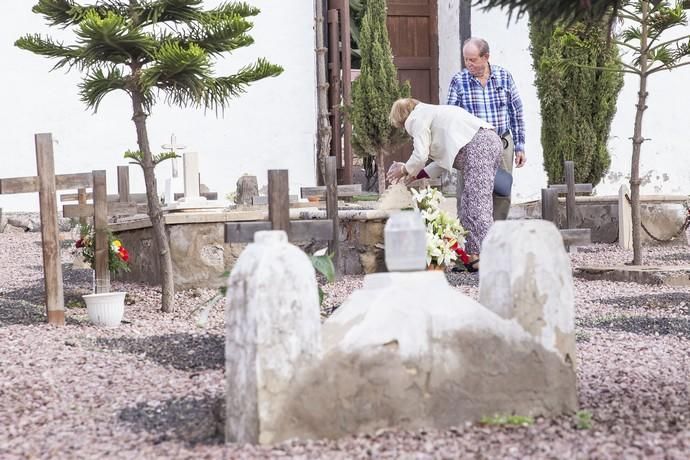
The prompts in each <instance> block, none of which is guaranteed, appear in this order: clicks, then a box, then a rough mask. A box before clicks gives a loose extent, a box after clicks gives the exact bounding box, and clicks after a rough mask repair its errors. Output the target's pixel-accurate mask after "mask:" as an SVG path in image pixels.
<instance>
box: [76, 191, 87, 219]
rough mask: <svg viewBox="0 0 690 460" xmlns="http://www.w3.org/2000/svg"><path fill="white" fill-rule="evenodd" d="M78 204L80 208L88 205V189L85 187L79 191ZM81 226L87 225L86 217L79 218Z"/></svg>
mask: <svg viewBox="0 0 690 460" xmlns="http://www.w3.org/2000/svg"><path fill="white" fill-rule="evenodd" d="M77 203H79V206H83V205H85V204H86V189H85V188H83V187H82V188H78V189H77ZM79 225H81V226H84V225H86V217H80V218H79Z"/></svg>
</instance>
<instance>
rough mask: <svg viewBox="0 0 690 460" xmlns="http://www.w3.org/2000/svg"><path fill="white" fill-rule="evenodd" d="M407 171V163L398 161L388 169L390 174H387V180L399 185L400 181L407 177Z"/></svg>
mask: <svg viewBox="0 0 690 460" xmlns="http://www.w3.org/2000/svg"><path fill="white" fill-rule="evenodd" d="M407 175H408V174H407V169H405V163H400V162H398V161H396V162H394V163H393V164H392V165H391V166H390V168H388V173H387V174H386V179H388V181H389V182H390V183H391V184H397V183H398V182H399V181H400V179H404V178H406V177H407Z"/></svg>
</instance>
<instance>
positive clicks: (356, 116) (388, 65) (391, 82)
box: [350, 0, 410, 193]
mask: <svg viewBox="0 0 690 460" xmlns="http://www.w3.org/2000/svg"><path fill="white" fill-rule="evenodd" d="M359 47H360V52H361V73H360V75H359V78H358V79H357V80H356V81H355V82H354V83H353V85H352V107H351V118H350V119H351V120H352V144H353V146H354V147H355V151H356V152H357V154H358V155H360V156H364V157H367V156H373V157H374V158H375V159H376V171H377V175H378V189H379V193H383V191H384V190H385V189H386V170H385V156H386V155H388V154H389V153H390V152H391V151H392V150H393V148H395V146H396V145H397V144H399V143H401V142H403V141H404V137H403V135H402V133H401V131H400V130H398V129H395V128H393V127H392V126H391V125H390V122H389V121H388V116H389V114H390V109H391V106H392V105H393V102H395V100H396V99H399V98H401V97H408V96H409V94H410V86H409V84H408V83H405V84H403V85H401V84H400V83H399V82H398V77H397V70H396V68H395V65H394V64H393V53H392V51H391V45H390V41H389V39H388V30H387V29H386V1H385V0H367V1H366V5H365V9H364V16H363V17H362V26H361V29H360V35H359Z"/></svg>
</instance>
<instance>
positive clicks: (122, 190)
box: [117, 166, 129, 203]
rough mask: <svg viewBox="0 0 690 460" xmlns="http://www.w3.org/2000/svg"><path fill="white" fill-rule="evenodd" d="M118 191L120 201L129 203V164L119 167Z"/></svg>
mask: <svg viewBox="0 0 690 460" xmlns="http://www.w3.org/2000/svg"><path fill="white" fill-rule="evenodd" d="M117 193H118V195H120V200H119V201H120V203H129V166H118V167H117Z"/></svg>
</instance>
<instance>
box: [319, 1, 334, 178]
mask: <svg viewBox="0 0 690 460" xmlns="http://www.w3.org/2000/svg"><path fill="white" fill-rule="evenodd" d="M323 4H324V2H323V0H317V2H316V69H317V71H316V80H317V93H316V94H317V100H318V110H319V115H318V120H319V121H318V136H319V150H318V154H317V158H318V168H319V174H320V178H321V181H322V182H323V183H324V184H325V183H326V157H328V156H329V155H330V153H331V123H330V121H329V120H328V116H329V113H328V86H329V85H328V81H327V78H326V52H327V51H328V48H326V47H325V46H324V37H325V33H326V30H325V27H324V10H323Z"/></svg>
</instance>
